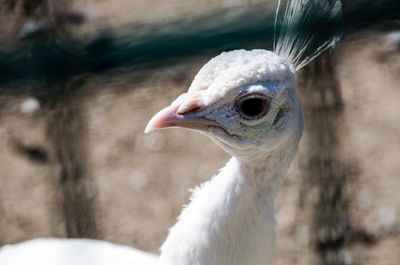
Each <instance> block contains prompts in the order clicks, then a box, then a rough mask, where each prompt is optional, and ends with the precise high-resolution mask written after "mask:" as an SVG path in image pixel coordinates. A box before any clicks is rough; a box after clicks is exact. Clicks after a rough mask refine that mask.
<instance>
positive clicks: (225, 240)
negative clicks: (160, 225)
mask: <svg viewBox="0 0 400 265" xmlns="http://www.w3.org/2000/svg"><path fill="white" fill-rule="evenodd" d="M297 144H298V140H297V139H296V140H295V142H292V141H290V142H288V143H286V144H283V145H282V146H280V147H279V148H278V149H279V150H274V151H272V152H271V153H268V154H265V155H263V156H258V158H257V160H256V161H252V162H248V161H247V162H243V160H239V159H237V158H235V157H233V158H232V159H231V160H230V161H229V162H228V163H227V165H226V166H225V167H224V168H223V169H222V170H221V171H220V172H219V174H218V175H216V176H215V177H214V178H213V179H212V180H210V181H209V182H206V183H203V184H202V185H201V186H200V187H199V188H196V189H195V190H194V192H193V195H192V198H191V202H190V204H189V205H188V206H187V207H186V208H185V209H184V210H183V211H182V213H181V215H180V217H179V218H178V222H177V223H176V224H175V226H173V227H172V228H171V230H170V233H169V235H168V238H167V240H166V241H165V242H164V244H163V245H162V247H161V264H163V265H243V264H246V265H261V264H262V265H268V264H272V260H273V252H274V246H275V220H274V201H275V197H276V195H277V193H278V191H279V189H280V186H281V183H282V181H283V179H284V176H285V175H286V173H287V170H288V168H289V166H290V163H291V161H292V158H293V156H294V154H295V153H296V151H297Z"/></svg>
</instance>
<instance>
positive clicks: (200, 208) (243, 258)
mask: <svg viewBox="0 0 400 265" xmlns="http://www.w3.org/2000/svg"><path fill="white" fill-rule="evenodd" d="M331 2H332V3H333V4H331ZM319 7H323V9H322V11H321V13H323V14H327V15H328V16H327V20H328V21H336V20H337V19H336V18H337V16H339V15H340V14H341V12H340V10H341V9H340V2H339V1H330V0H321V1H316V0H298V1H288V6H287V8H286V10H285V16H284V20H283V26H282V27H281V30H280V33H279V39H278V42H277V43H276V47H277V48H276V50H275V52H272V51H267V50H261V49H257V50H251V51H246V50H235V51H230V52H224V53H222V54H220V55H218V56H216V57H215V58H213V59H211V60H210V61H209V62H208V63H207V64H205V65H204V66H203V67H202V69H200V71H199V73H198V74H197V75H196V77H195V78H194V80H193V83H192V85H191V86H190V88H189V90H188V92H187V93H184V94H182V95H181V96H179V97H178V98H177V99H176V100H175V101H174V102H172V103H171V105H170V106H168V107H166V108H164V109H163V110H161V111H160V112H159V113H157V114H156V115H155V116H154V117H153V118H152V119H151V120H150V122H149V123H148V125H147V127H146V129H145V132H146V133H149V132H152V131H154V130H157V129H161V128H169V127H182V128H188V129H192V130H195V131H197V132H200V133H202V134H204V135H206V136H208V137H209V138H211V139H212V140H213V141H214V142H215V143H216V144H218V145H219V146H221V147H222V148H223V149H224V150H225V151H226V152H228V153H229V154H230V155H231V156H232V158H231V160H230V161H229V162H228V163H227V165H226V166H225V167H224V168H223V169H221V170H220V172H219V173H218V174H217V175H216V176H214V177H213V178H212V179H211V180H210V181H208V182H206V183H204V184H202V185H200V186H199V187H198V188H195V189H194V190H193V194H192V197H191V199H190V203H189V205H188V206H186V207H185V208H184V209H183V211H182V213H181V215H180V216H179V218H178V221H177V223H176V224H175V225H174V226H173V227H172V228H171V229H170V233H169V235H168V237H167V239H166V241H165V242H164V244H163V245H162V247H161V255H160V256H159V257H155V256H153V255H151V254H146V253H143V252H141V251H138V250H134V249H129V250H128V249H127V248H126V247H121V248H119V247H118V246H115V245H108V247H109V251H110V252H109V253H106V252H107V251H108V250H107V249H106V248H105V246H106V245H107V243H102V242H99V241H84V240H77V241H76V240H72V241H66V240H62V241H60V240H55V239H54V240H52V241H46V242H47V243H45V241H43V242H42V241H31V242H30V243H29V242H28V243H26V245H25V243H23V244H22V245H17V246H14V247H5V248H2V249H0V265H28V264H41V265H43V264H45V263H43V262H41V260H40V257H39V259H38V260H37V262H33V259H34V258H35V253H34V252H35V251H34V252H30V251H29V249H34V246H33V244H34V243H35V242H39V244H42V248H41V249H42V250H43V249H49V250H50V251H51V250H57V251H54V252H53V253H60V254H65V253H67V255H64V256H62V255H61V256H60V257H65V258H66V260H69V258H68V257H69V256H70V255H72V256H75V255H76V256H77V259H75V260H77V262H76V263H72V262H71V263H62V261H61V260H60V262H58V263H57V262H55V263H52V265H59V264H62V265H64V264H68V265H86V264H106V263H101V262H102V261H99V258H100V257H104V258H105V260H107V262H108V258H109V257H115V260H116V261H115V262H114V261H113V262H111V261H110V262H108V264H121V265H123V264H131V265H144V264H146V265H155V264H158V265H271V264H273V255H274V247H275V219H274V201H275V198H276V196H277V194H278V192H279V189H280V186H281V184H282V182H283V179H284V177H285V175H286V173H287V170H288V168H289V166H290V164H291V161H292V160H293V157H294V155H295V154H296V152H297V149H298V144H299V141H300V138H301V134H302V131H303V120H302V114H301V103H300V100H299V98H298V96H297V93H296V69H299V68H300V67H302V66H304V65H305V64H306V63H308V62H309V61H310V60H312V59H313V58H315V56H317V55H318V54H320V53H321V52H322V51H323V50H325V49H327V48H329V47H331V46H332V45H334V44H335V43H336V41H337V40H338V38H339V37H340V36H338V34H337V31H334V34H332V36H331V35H329V34H328V35H329V38H328V39H327V40H325V41H323V42H322V44H321V45H320V46H319V47H318V48H316V49H315V50H314V51H313V52H312V53H310V54H309V53H307V52H306V50H307V49H306V48H307V47H308V45H309V43H311V40H314V39H315V36H313V35H310V34H309V33H307V34H308V35H307V34H306V33H304V34H305V35H306V40H305V41H304V40H302V38H301V37H300V36H298V35H296V34H298V33H297V31H296V30H295V29H298V28H299V25H301V26H302V27H305V26H307V25H308V24H307V23H310V21H311V22H313V20H311V19H310V17H312V15H313V13H312V12H309V11H310V10H314V12H319ZM339 9H340V10H339ZM302 14H304V16H305V18H302V17H301V15H302ZM318 23H319V25H318V26H319V27H320V28H323V27H324V24H323V23H321V20H318ZM314 26H315V25H314ZM314 29H318V27H314ZM324 34H325V35H327V33H326V32H324ZM53 243H54V244H55V246H53V245H52V244H53ZM24 246H25V247H24ZM39 247H40V246H39ZM92 247H93V248H92ZM82 249H87V252H86V251H85V253H86V254H84V255H82V259H79V255H80V254H82ZM97 250H99V252H97ZM53 253H51V254H53ZM97 255H99V256H97ZM120 255H121V256H120ZM28 256H29V257H30V258H29V259H27V258H26V257H28ZM135 256H137V258H136V259H135ZM4 257H8V260H9V261H10V262H8V263H4V262H3V263H2V260H4ZM10 257H11V258H10ZM121 257H125V259H123V260H121V259H120V258H121ZM73 258H75V257H73ZM60 259H61V258H60ZM20 261H21V262H20ZM97 261H98V262H97ZM29 262H33V263H29ZM79 262H81V263H79ZM124 262H125V263H124Z"/></svg>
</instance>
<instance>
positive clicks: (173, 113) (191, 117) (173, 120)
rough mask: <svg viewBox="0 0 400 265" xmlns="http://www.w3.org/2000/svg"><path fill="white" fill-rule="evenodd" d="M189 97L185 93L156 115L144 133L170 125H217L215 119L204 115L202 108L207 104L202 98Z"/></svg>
mask: <svg viewBox="0 0 400 265" xmlns="http://www.w3.org/2000/svg"><path fill="white" fill-rule="evenodd" d="M188 97H190V95H188V94H184V97H183V98H178V99H177V100H176V101H175V102H173V103H172V104H171V105H170V106H168V107H166V108H164V109H162V110H161V111H160V112H158V113H157V114H156V115H154V117H153V118H151V120H150V121H149V123H148V124H147V126H146V129H145V130H144V133H150V132H153V131H155V130H157V129H162V128H169V127H183V128H189V129H197V130H205V129H207V127H208V126H211V125H214V126H216V123H215V122H214V121H212V120H209V119H207V118H205V117H204V116H203V115H202V110H203V109H204V107H205V106H204V105H203V104H202V102H201V100H193V98H188ZM183 99H186V100H183ZM187 99H189V100H187Z"/></svg>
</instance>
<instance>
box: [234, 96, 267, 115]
mask: <svg viewBox="0 0 400 265" xmlns="http://www.w3.org/2000/svg"><path fill="white" fill-rule="evenodd" d="M269 105H270V98H268V97H266V96H264V95H258V94H255V95H247V96H244V97H242V98H240V99H239V100H238V101H237V104H236V108H237V110H238V112H239V114H240V115H241V116H242V117H243V118H246V119H249V120H255V119H258V118H261V117H262V116H264V115H265V114H266V113H267V112H268V111H269Z"/></svg>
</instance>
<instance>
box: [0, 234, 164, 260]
mask: <svg viewBox="0 0 400 265" xmlns="http://www.w3.org/2000/svg"><path fill="white" fill-rule="evenodd" d="M89 264H90V265H111V264H113V265H114V264H115V265H158V264H159V263H158V257H157V256H156V255H154V254H150V253H146V252H143V251H140V250H136V249H133V248H130V247H127V246H121V245H115V244H111V243H108V242H105V241H100V240H90V239H65V238H64V239H62V238H42V239H34V240H29V241H26V242H23V243H20V244H16V245H6V246H4V247H2V248H1V249H0V265H89Z"/></svg>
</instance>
